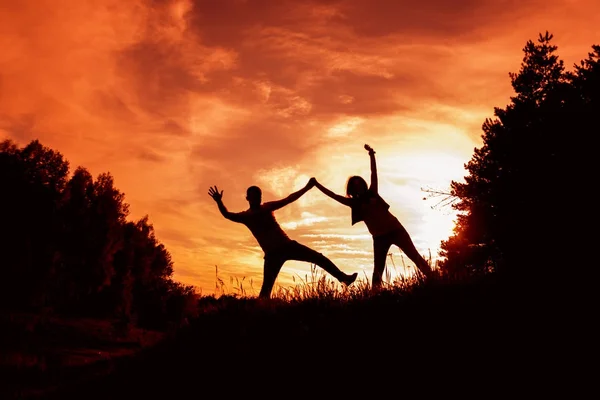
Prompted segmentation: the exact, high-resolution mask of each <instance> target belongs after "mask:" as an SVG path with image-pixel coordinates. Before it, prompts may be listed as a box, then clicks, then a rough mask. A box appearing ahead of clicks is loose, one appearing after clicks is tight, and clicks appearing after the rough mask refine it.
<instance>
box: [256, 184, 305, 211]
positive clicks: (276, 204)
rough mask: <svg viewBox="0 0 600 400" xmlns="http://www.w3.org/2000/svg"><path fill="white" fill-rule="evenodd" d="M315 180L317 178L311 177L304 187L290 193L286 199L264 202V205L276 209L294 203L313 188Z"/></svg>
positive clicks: (271, 209)
mask: <svg viewBox="0 0 600 400" xmlns="http://www.w3.org/2000/svg"><path fill="white" fill-rule="evenodd" d="M315 182H316V179H315V178H310V180H309V181H308V183H307V184H306V186H304V187H303V188H302V189H300V190H298V191H296V192H294V193H292V194H290V195H289V196H288V197H286V198H284V199H281V200H275V201H269V202H266V203H264V204H263V207H265V208H266V209H268V210H270V211H275V210H278V209H280V208H282V207H285V206H287V205H288V204H290V203H293V202H294V201H296V200H298V199H299V198H300V197H302V195H303V194H304V193H306V192H308V191H309V190H310V189H312V187H313V186H314V185H315Z"/></svg>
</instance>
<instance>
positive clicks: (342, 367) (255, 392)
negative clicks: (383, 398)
mask: <svg viewBox="0 0 600 400" xmlns="http://www.w3.org/2000/svg"><path fill="white" fill-rule="evenodd" d="M565 293H567V292H566V291H565V292H562V293H560V294H562V295H563V296H558V295H557V292H556V291H555V290H554V288H550V287H546V286H544V285H541V284H540V285H532V284H531V283H528V284H527V285H518V284H516V282H511V283H507V282H505V281H503V280H499V279H497V278H496V277H493V276H492V277H487V278H483V279H481V280H476V281H472V282H451V281H441V280H440V281H437V282H433V283H423V282H419V281H415V282H404V284H401V285H395V286H391V287H388V288H387V289H386V290H383V291H381V292H380V293H376V294H371V293H370V292H369V291H368V290H366V289H365V288H364V287H360V286H359V287H355V288H351V289H349V290H347V291H346V292H344V293H340V292H336V291H333V290H328V287H327V285H324V286H321V288H319V289H318V290H312V291H311V292H310V293H308V294H306V293H305V295H304V296H292V297H289V298H275V299H272V300H270V301H261V300H258V299H256V298H239V297H228V296H221V297H219V298H214V297H203V298H201V300H200V306H201V309H202V312H201V313H200V316H199V317H198V318H196V319H194V320H192V321H190V323H189V325H187V326H186V327H184V328H182V329H180V330H178V331H176V332H174V333H173V334H172V335H169V336H166V337H165V339H164V340H162V341H157V342H155V343H152V345H149V346H146V347H144V349H143V350H141V351H139V352H135V354H133V353H132V354H133V355H131V356H127V355H125V356H123V357H119V358H115V359H113V360H112V361H111V363H110V368H109V369H108V370H107V371H105V372H104V373H96V374H87V375H83V374H81V376H80V377H77V376H70V375H68V374H66V373H65V372H64V371H62V370H61V371H60V372H56V374H59V375H61V374H64V376H63V377H62V378H63V379H62V380H60V384H57V385H55V387H54V388H53V389H52V390H51V389H47V390H46V391H45V392H44V393H43V394H44V396H41V395H40V396H33V394H32V392H31V391H30V392H29V394H30V395H31V396H30V398H44V399H133V398H168V399H183V398H190V397H194V398H202V397H205V396H209V395H210V396H215V395H216V396H219V397H225V398H229V397H233V396H235V397H237V396H245V395H248V396H252V397H254V396H260V397H269V398H271V397H273V398H274V397H277V398H305V397H317V398H321V397H330V396H333V397H336V398H337V397H347V396H350V397H357V396H363V395H369V396H375V395H377V394H386V395H389V394H392V395H393V394H396V395H397V396H398V397H401V396H403V395H406V394H407V393H413V392H414V393H420V394H421V395H425V394H427V393H431V394H432V393H434V392H436V393H446V394H448V393H451V392H453V391H455V390H457V389H458V390H460V392H459V393H467V392H476V393H478V398H492V397H494V398H495V397H498V396H499V395H500V393H506V394H507V395H508V396H509V397H513V396H512V395H510V393H511V391H514V390H516V388H520V389H518V390H519V391H520V392H519V393H520V394H521V395H523V396H524V397H530V395H531V396H533V397H536V398H539V395H541V393H542V392H543V391H547V390H550V391H552V392H554V393H555V394H556V393H557V390H558V386H557V385H559V384H564V383H565V382H567V376H570V375H567V374H571V373H573V372H574V371H576V370H578V368H579V367H580V366H581V365H582V364H581V360H580V359H579V357H581V356H582V355H583V354H585V353H584V352H585V351H586V349H587V346H588V345H589V343H591V342H587V341H586V340H585V338H586V335H587V333H586V332H589V331H587V330H586V329H584V326H583V325H585V324H587V322H585V321H586V320H585V319H580V312H582V311H583V306H585V304H583V305H582V304H580V305H579V308H577V309H576V311H578V312H574V309H573V307H574V305H575V300H574V298H573V297H572V296H570V295H569V296H564V294H565ZM138 335H140V333H139V332H138ZM57 381H59V380H57ZM569 382H570V381H569ZM581 388H582V386H581V385H570V386H569V391H570V394H571V396H572V395H573V393H574V392H575V391H577V390H580V389H581ZM513 394H514V393H513ZM536 394H537V395H536ZM571 396H570V397H571ZM426 397H427V396H426ZM501 397H505V396H501ZM519 397H520V396H519ZM571 398H572V397H571Z"/></svg>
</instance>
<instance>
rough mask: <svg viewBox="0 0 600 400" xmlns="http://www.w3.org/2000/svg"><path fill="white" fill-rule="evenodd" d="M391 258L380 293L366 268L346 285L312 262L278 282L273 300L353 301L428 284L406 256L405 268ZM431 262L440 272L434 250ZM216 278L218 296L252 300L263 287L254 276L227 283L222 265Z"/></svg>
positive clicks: (409, 289)
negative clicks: (303, 272)
mask: <svg viewBox="0 0 600 400" xmlns="http://www.w3.org/2000/svg"><path fill="white" fill-rule="evenodd" d="M388 257H389V259H390V263H387V264H386V269H385V272H384V277H383V284H382V287H381V288H380V289H379V290H378V291H377V292H375V291H374V290H373V289H372V285H371V282H370V279H369V277H368V276H367V275H366V273H365V272H364V271H363V273H364V276H362V277H360V276H359V277H358V278H357V279H356V281H355V282H354V283H353V284H352V285H350V286H346V285H343V284H340V283H339V282H338V281H337V280H335V279H333V278H332V277H331V276H330V275H329V274H328V273H327V272H325V271H323V269H321V268H319V267H318V266H316V265H315V264H311V265H310V273H309V274H307V275H305V277H304V278H301V277H298V278H296V277H295V276H292V281H293V282H294V284H293V285H291V286H288V287H284V286H281V285H275V287H274V289H273V292H272V294H271V299H273V300H275V301H279V302H283V303H298V302H303V301H308V300H312V301H320V302H328V301H331V302H339V301H350V300H356V299H361V298H366V297H369V296H372V295H374V294H376V293H380V292H386V291H393V292H396V293H405V292H409V291H411V290H413V289H414V288H415V287H419V286H422V285H423V284H425V279H424V276H423V275H422V274H421V273H420V272H419V271H418V270H416V268H414V267H413V268H411V267H408V266H407V265H406V263H405V261H404V257H403V256H402V255H400V257H401V265H402V271H400V270H399V268H398V267H397V266H396V263H395V261H394V258H393V254H392V253H390V254H388ZM427 261H428V263H429V265H430V266H431V268H432V269H433V270H434V271H436V270H437V263H436V264H435V265H432V264H433V263H432V259H431V252H430V253H429V258H428V260H427ZM215 279H216V281H215V297H222V296H226V297H234V298H238V299H248V298H253V297H256V296H257V294H258V292H259V290H260V289H259V288H256V287H255V286H254V281H253V280H252V279H249V280H247V279H246V277H243V278H241V279H240V278H237V277H230V278H229V285H227V284H226V283H225V281H224V280H223V279H222V278H221V277H220V276H219V270H218V266H215Z"/></svg>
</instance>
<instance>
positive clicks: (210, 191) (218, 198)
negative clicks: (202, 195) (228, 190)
mask: <svg viewBox="0 0 600 400" xmlns="http://www.w3.org/2000/svg"><path fill="white" fill-rule="evenodd" d="M208 195H209V196H210V197H212V198H213V199H214V201H216V202H219V201H221V199H222V198H223V191H222V190H221V192H220V193H219V189H217V187H216V186H212V187H211V188H210V189H208Z"/></svg>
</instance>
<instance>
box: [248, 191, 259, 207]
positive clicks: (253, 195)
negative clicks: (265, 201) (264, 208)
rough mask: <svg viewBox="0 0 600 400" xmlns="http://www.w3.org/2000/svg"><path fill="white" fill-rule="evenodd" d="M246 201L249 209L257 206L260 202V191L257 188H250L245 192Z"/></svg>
mask: <svg viewBox="0 0 600 400" xmlns="http://www.w3.org/2000/svg"><path fill="white" fill-rule="evenodd" d="M246 200H248V203H250V207H254V206H259V205H260V203H261V202H262V190H260V188H259V187H258V186H250V187H249V188H248V190H246Z"/></svg>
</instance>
